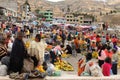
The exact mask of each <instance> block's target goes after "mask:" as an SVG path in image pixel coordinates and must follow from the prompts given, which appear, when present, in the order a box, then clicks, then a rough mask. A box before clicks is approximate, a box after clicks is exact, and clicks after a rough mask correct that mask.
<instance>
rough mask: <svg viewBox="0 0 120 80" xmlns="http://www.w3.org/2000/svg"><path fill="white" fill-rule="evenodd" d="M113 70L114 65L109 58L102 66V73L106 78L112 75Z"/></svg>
mask: <svg viewBox="0 0 120 80" xmlns="http://www.w3.org/2000/svg"><path fill="white" fill-rule="evenodd" d="M111 68H112V64H111V58H110V57H107V58H106V59H105V62H104V64H103V65H102V72H103V75H104V76H110V74H111Z"/></svg>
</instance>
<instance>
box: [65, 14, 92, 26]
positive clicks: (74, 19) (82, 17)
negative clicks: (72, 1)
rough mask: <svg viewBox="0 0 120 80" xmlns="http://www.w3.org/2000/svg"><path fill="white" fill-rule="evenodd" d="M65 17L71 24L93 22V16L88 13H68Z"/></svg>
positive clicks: (88, 23)
mask: <svg viewBox="0 0 120 80" xmlns="http://www.w3.org/2000/svg"><path fill="white" fill-rule="evenodd" d="M65 18H66V20H67V22H66V23H69V24H79V25H90V24H91V23H92V22H93V17H92V16H90V15H86V14H75V13H66V14H65Z"/></svg>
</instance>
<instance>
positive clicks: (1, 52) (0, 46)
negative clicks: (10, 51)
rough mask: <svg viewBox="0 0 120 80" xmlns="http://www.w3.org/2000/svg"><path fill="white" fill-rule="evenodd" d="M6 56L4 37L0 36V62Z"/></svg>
mask: <svg viewBox="0 0 120 80" xmlns="http://www.w3.org/2000/svg"><path fill="white" fill-rule="evenodd" d="M6 55H7V47H6V45H5V37H4V36H3V34H0V60H1V59H2V58H3V57H4V56H6Z"/></svg>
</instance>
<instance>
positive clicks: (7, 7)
mask: <svg viewBox="0 0 120 80" xmlns="http://www.w3.org/2000/svg"><path fill="white" fill-rule="evenodd" d="M0 10H1V12H3V13H4V16H1V17H6V18H7V19H10V20H14V19H16V17H17V1H15V0H0ZM7 19H6V20H7Z"/></svg>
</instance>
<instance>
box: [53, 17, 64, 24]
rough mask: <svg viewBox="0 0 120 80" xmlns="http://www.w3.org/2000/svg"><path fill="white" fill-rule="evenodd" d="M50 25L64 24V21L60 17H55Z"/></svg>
mask: <svg viewBox="0 0 120 80" xmlns="http://www.w3.org/2000/svg"><path fill="white" fill-rule="evenodd" d="M52 23H53V24H66V19H65V18H63V17H60V18H58V17H56V18H53V20H52Z"/></svg>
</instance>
